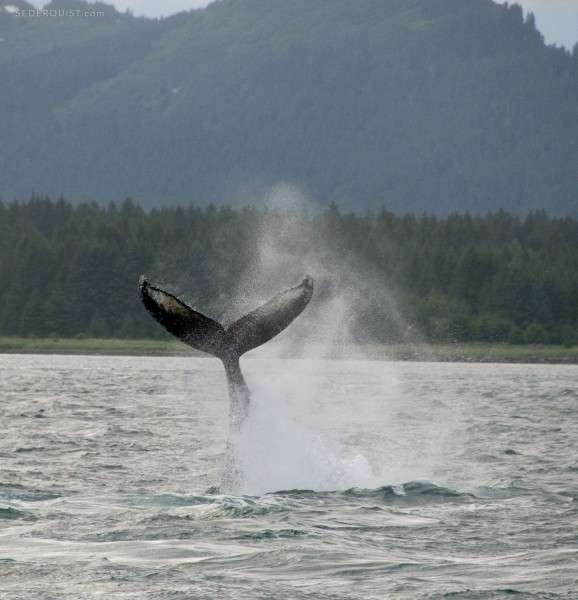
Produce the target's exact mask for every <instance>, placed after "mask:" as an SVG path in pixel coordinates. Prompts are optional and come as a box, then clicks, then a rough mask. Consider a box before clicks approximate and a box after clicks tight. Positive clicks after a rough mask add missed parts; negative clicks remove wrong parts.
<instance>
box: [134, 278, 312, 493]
mask: <svg viewBox="0 0 578 600" xmlns="http://www.w3.org/2000/svg"><path fill="white" fill-rule="evenodd" d="M139 289H140V295H141V298H142V301H143V303H144V305H145V307H146V309H147V310H148V311H149V312H150V313H151V315H152V316H153V317H154V318H155V319H156V320H157V321H158V322H159V323H160V324H161V325H163V327H165V329H167V331H169V332H170V333H172V334H173V335H175V336H176V337H178V338H179V339H180V340H182V341H183V342H185V344H188V345H189V346H191V347H193V348H195V349H196V350H201V351H202V352H207V353H208V354H212V355H213V356H216V357H217V358H220V359H221V360H222V361H223V365H224V367H225V372H226V374H227V383H228V387H229V395H230V397H231V410H230V412H229V415H230V417H229V418H230V427H231V431H232V432H237V431H239V430H240V428H241V423H242V422H243V421H244V419H245V418H246V417H247V415H248V409H249V403H250V394H249V388H248V387H247V384H246V383H245V379H244V377H243V373H242V372H241V366H240V365H239V357H240V356H241V355H242V354H244V353H245V352H248V351H249V350H252V349H253V348H257V346H260V345H261V344H264V343H265V342H267V341H269V340H270V339H271V338H273V337H275V336H276V335H277V334H278V333H281V331H283V330H284V329H285V328H286V327H287V326H288V325H290V324H291V323H292V322H293V320H294V319H296V318H297V317H298V316H299V315H300V314H301V312H303V310H304V309H305V307H306V306H307V304H308V303H309V300H311V296H312V295H313V280H312V279H311V277H306V278H305V279H304V280H303V281H302V282H301V284H299V285H298V286H295V287H293V288H290V289H288V290H286V291H284V292H281V293H280V294H278V295H277V296H275V297H273V298H271V300H269V302H267V303H265V304H263V306H260V307H259V308H256V309H255V310H253V311H252V312H250V313H248V314H247V315H245V316H244V317H241V318H240V319H239V320H238V321H235V322H234V323H233V324H232V325H230V326H229V327H227V328H225V327H223V326H222V325H221V324H220V323H218V322H217V321H214V320H213V319H211V318H209V317H207V316H205V315H203V314H201V313H200V312H197V311H196V310H194V309H192V308H191V307H190V306H187V305H186V304H185V303H184V302H183V301H182V300H179V299H178V298H177V297H176V296H173V295H172V294H169V293H168V292H165V291H164V290H161V289H160V288H157V287H155V286H153V285H151V284H150V283H149V282H148V281H147V279H146V278H145V277H144V276H141V278H140V281H139ZM227 446H228V450H227V465H226V468H225V478H224V483H225V485H226V487H227V488H235V487H237V488H238V487H239V485H240V482H241V481H242V480H243V473H242V469H240V468H239V466H238V465H237V463H236V459H235V453H234V451H233V443H232V442H229V443H228V445H227Z"/></svg>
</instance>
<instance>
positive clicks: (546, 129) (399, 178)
mask: <svg viewBox="0 0 578 600" xmlns="http://www.w3.org/2000/svg"><path fill="white" fill-rule="evenodd" d="M13 5H17V6H18V7H21V8H22V7H24V8H25V7H26V6H30V5H27V3H26V2H23V1H22V0H18V1H17V2H16V1H12V2H8V1H7V0H2V1H0V40H1V41H0V81H1V82H2V83H1V85H0V140H1V144H0V197H2V198H3V199H4V200H6V201H8V200H13V199H18V198H19V199H24V198H27V197H29V196H30V194H31V193H33V192H36V193H40V194H44V193H47V194H51V195H53V196H58V195H59V194H61V193H62V194H64V195H65V196H67V197H71V198H75V199H78V200H82V199H84V200H96V201H110V200H115V201H119V200H122V198H124V197H126V196H130V197H133V198H136V199H138V200H139V201H140V202H143V203H144V204H145V205H147V206H161V205H167V204H171V203H173V204H174V203H186V204H188V203H190V202H192V203H194V204H197V205H207V204H208V203H210V202H215V203H227V204H232V205H242V204H246V203H258V202H259V201H260V200H261V198H262V196H263V191H264V190H266V189H268V188H269V187H270V186H271V185H272V184H276V183H278V182H280V181H284V182H289V183H292V184H296V185H299V186H300V187H302V188H303V189H304V190H305V191H306V192H307V193H308V194H309V195H310V197H311V198H312V199H314V201H316V202H318V203H320V204H322V205H327V204H328V203H329V202H330V201H335V202H337V203H338V205H339V206H341V207H344V208H345V209H350V208H353V209H362V210H364V209H366V208H373V209H381V208H382V207H385V208H387V209H388V210H391V211H394V212H416V211H417V212H419V211H423V210H425V211H427V212H430V213H436V214H447V213H449V212H452V211H466V210H468V211H471V212H477V213H484V212H486V211H488V210H497V209H499V208H504V209H507V210H509V211H511V212H512V213H516V214H526V213H527V212H528V211H530V210H537V209H542V208H543V209H547V210H548V211H549V212H550V214H559V215H563V214H566V215H573V216H577V215H578V141H577V140H578V52H577V51H575V52H574V53H573V54H571V53H568V52H566V51H564V50H562V49H557V48H553V47H547V46H545V44H544V42H543V40H542V37H541V35H540V34H539V33H538V32H537V30H536V28H535V24H534V20H533V18H532V17H531V16H530V17H528V18H525V17H524V15H523V13H522V9H521V8H520V7H519V6H517V5H512V6H507V5H498V4H495V3H494V2H492V1H491V0H221V1H220V2H216V3H214V4H211V5H210V6H209V7H208V8H206V9H204V10H198V11H191V12H189V13H181V14H178V15H175V16H173V17H170V18H167V19H162V20H149V19H144V18H134V17H132V16H131V15H130V14H121V13H118V12H116V11H115V10H114V9H113V8H112V7H107V6H106V5H103V4H98V6H92V5H88V4H87V3H85V2H80V1H79V0H53V2H51V3H50V5H49V6H48V7H47V8H48V9H49V10H51V9H52V10H55V11H57V9H59V8H60V9H62V8H66V7H72V8H74V7H76V8H77V9H79V10H80V9H82V10H86V9H87V8H90V7H91V6H92V9H96V8H98V10H99V11H100V12H102V13H104V14H102V15H100V16H96V15H94V16H92V17H90V16H88V17H70V16H61V17H59V16H53V17H32V16H22V15H20V16H19V15H16V14H14V12H13V11H14V9H10V10H6V9H2V8H1V7H2V6H13ZM92 9H91V10H92Z"/></svg>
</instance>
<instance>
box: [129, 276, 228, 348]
mask: <svg viewBox="0 0 578 600" xmlns="http://www.w3.org/2000/svg"><path fill="white" fill-rule="evenodd" d="M139 289H140V295H141V299H142V301H143V304H144V305H145V308H146V309H147V310H148V311H149V313H150V314H151V315H152V316H153V317H154V318H155V319H156V320H157V321H158V322H159V323H160V324H161V325H162V326H163V327H164V328H165V329H166V330H167V331H168V332H169V333H172V334H173V335H174V336H176V337H178V338H179V339H180V340H181V341H183V342H185V344H188V345H189V346H191V347H192V348H195V350H200V351H201V352H207V353H208V354H212V355H214V356H220V350H221V348H222V341H223V337H224V335H225V330H224V329H223V326H222V325H221V324H220V323H217V322H216V321H213V319H210V318H209V317H206V316H205V315H203V314H201V313H200V312H197V311H196V310H193V309H192V308H191V307H190V306H187V305H186V304H185V303H184V302H182V301H181V300H179V299H178V298H177V297H176V296H173V295H172V294H169V293H168V292H165V291H164V290H161V289H160V288H157V287H155V286H153V285H151V284H150V283H149V282H148V281H147V279H146V277H144V275H141V278H140V280H139Z"/></svg>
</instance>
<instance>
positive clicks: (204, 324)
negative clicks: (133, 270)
mask: <svg viewBox="0 0 578 600" xmlns="http://www.w3.org/2000/svg"><path fill="white" fill-rule="evenodd" d="M139 289H140V294H141V298H142V301H143V303H144V305H145V307H146V309H147V310H148V311H149V313H150V314H151V315H152V316H153V317H154V318H155V319H156V320H157V321H158V322H159V323H160V324H161V325H163V327H165V329H166V330H167V331H169V332H170V333H172V334H173V335H174V336H176V337H178V338H179V339H180V340H181V341H183V342H185V344H188V345H189V346H191V347H192V348H195V349H196V350H200V351H202V352H206V353H208V354H211V355H213V356H216V357H217V358H220V359H221V360H223V361H227V362H230V361H234V360H235V359H238V358H239V357H240V356H241V355H243V354H245V352H248V351H249V350H253V348H257V347H258V346H261V345H262V344H264V343H265V342H268V341H269V340H270V339H272V338H274V337H275V336H276V335H277V334H279V333H281V332H282V331H283V330H284V329H285V328H286V327H288V326H289V325H290V324H291V323H292V322H293V321H294V320H295V319H296V318H297V317H298V316H299V315H300V314H301V313H302V312H303V310H304V309H305V307H306V306H307V304H308V303H309V300H311V296H312V295H313V279H312V278H311V277H306V278H305V279H304V280H303V281H302V282H301V283H300V284H299V285H298V286H295V287H292V288H290V289H288V290H285V291H284V292H281V293H280V294H278V295H277V296H275V297H273V298H271V300H269V301H268V302H267V303H266V304H263V305H262V306H260V307H259V308H256V309H255V310H253V311H252V312H250V313H248V314H247V315H245V316H244V317H241V318H240V319H239V320H238V321H235V322H234V323H233V324H232V325H230V326H229V327H228V328H227V329H225V328H224V327H223V326H222V325H221V324H220V323H218V322H217V321H215V320H213V319H211V318H210V317H207V316H205V315H203V314H202V313H200V312H198V311H196V310H194V309H192V308H191V307H190V306H188V305H187V304H185V303H184V302H183V301H182V300H179V299H178V298H177V297H176V296H173V295H172V294H169V293H168V292H166V291H164V290H161V289H160V288H158V287H155V286H153V285H151V284H150V283H149V282H148V280H147V279H146V277H144V276H141V278H140V281H139Z"/></svg>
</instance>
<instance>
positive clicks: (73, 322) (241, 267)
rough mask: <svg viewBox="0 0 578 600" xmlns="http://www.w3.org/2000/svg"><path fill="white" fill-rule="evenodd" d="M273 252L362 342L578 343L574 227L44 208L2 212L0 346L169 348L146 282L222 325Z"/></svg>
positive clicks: (56, 204) (328, 214) (40, 201)
mask: <svg viewBox="0 0 578 600" xmlns="http://www.w3.org/2000/svg"><path fill="white" fill-rule="evenodd" d="M271 244H274V247H271ZM267 252H269V253H273V254H275V253H277V254H279V253H281V254H282V253H285V254H286V255H287V256H290V257H294V260H295V261H297V262H299V261H301V262H300V265H301V264H308V265H309V264H313V265H317V267H316V268H317V269H318V272H316V273H313V275H315V276H316V278H317V279H318V281H319V286H318V290H319V295H320V297H324V296H325V297H329V296H330V295H331V294H333V293H336V292H339V290H340V288H344V289H347V291H348V294H349V297H350V299H351V300H352V303H353V304H354V305H355V313H354V315H353V319H354V327H353V328H352V329H353V331H354V335H355V336H356V337H357V338H358V341H364V342H365V341H366V342H378V343H379V342H399V341H407V340H415V339H418V338H421V337H425V338H426V339H428V340H431V341H444V342H445V341H454V340H455V341H492V342H510V343H552V344H560V343H561V344H566V345H573V344H576V343H578V302H577V298H578V220H576V219H572V218H551V217H549V216H548V215H547V214H545V213H544V212H537V213H532V214H530V215H528V216H527V217H525V218H520V217H516V216H512V215H510V214H508V213H506V212H496V213H493V214H489V215H487V216H483V217H481V216H470V215H467V214H465V215H464V214H461V215H457V214H454V215H450V216H448V217H445V218H436V217H432V216H427V215H424V216H415V215H406V216H395V215H394V214H392V213H389V212H387V211H382V212H378V213H373V214H365V215H359V214H352V213H342V212H340V211H339V209H338V208H337V207H336V206H335V205H331V206H330V207H329V208H327V209H326V210H324V211H322V212H314V213H312V214H307V213H306V212H298V213H294V212H291V211H282V210H271V209H269V210H268V209H255V208H243V209H239V210H233V209H230V208H217V207H214V206H210V207H208V208H195V207H189V208H163V209H153V210H150V211H146V210H144V209H142V208H141V207H140V206H138V205H137V204H135V203H133V202H131V201H130V200H127V201H125V202H124V203H123V204H122V205H120V206H115V205H114V204H111V205H109V206H108V207H106V208H104V207H101V206H97V205H95V204H82V205H76V206H75V205H72V204H70V203H68V202H66V201H64V200H59V201H51V200H49V199H46V198H32V199H31V200H30V201H28V202H26V203H21V204H16V203H14V204H2V203H0V282H1V287H0V335H4V336H16V335H18V336H59V337H60V336H61V337H74V336H95V337H127V338H142V337H146V338H148V337H162V336H164V335H165V334H164V332H163V331H162V330H161V328H160V327H158V325H157V324H156V323H155V322H154V321H153V320H152V319H150V317H148V315H147V314H146V313H145V311H144V309H143V308H142V306H141V305H140V300H139V298H138V294H137V288H136V280H137V278H138V275H139V274H140V273H147V274H149V275H151V277H152V278H154V280H155V281H158V282H159V283H161V284H163V285H167V286H168V287H169V288H170V289H172V290H173V291H174V292H175V293H178V294H185V297H186V298H187V299H188V300H191V301H192V302H194V303H195V304H196V305H198V306H199V307H203V310H205V311H206V312H208V313H209V314H212V315H215V316H219V315H221V314H222V312H223V310H224V307H226V306H227V305H228V304H229V303H230V300H231V298H232V297H233V296H234V294H235V293H236V291H237V289H238V286H239V284H240V282H241V281H244V280H245V279H244V278H245V277H246V274H247V273H250V272H251V269H253V270H254V269H255V265H257V266H258V265H263V264H264V263H263V261H264V257H265V259H266V258H267V256H268V255H267ZM305 259H306V260H305ZM275 269H276V276H277V277H278V278H279V280H280V281H284V279H283V277H284V276H285V275H286V277H290V274H289V273H287V274H285V273H283V272H280V271H283V268H281V267H279V268H277V267H274V268H273V271H271V272H274V271H275ZM286 283H287V285H289V284H292V283H294V281H293V280H291V279H289V280H287V281H286ZM191 293H192V294H194V297H193V298H191V296H190V295H191ZM336 318H337V317H336Z"/></svg>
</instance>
